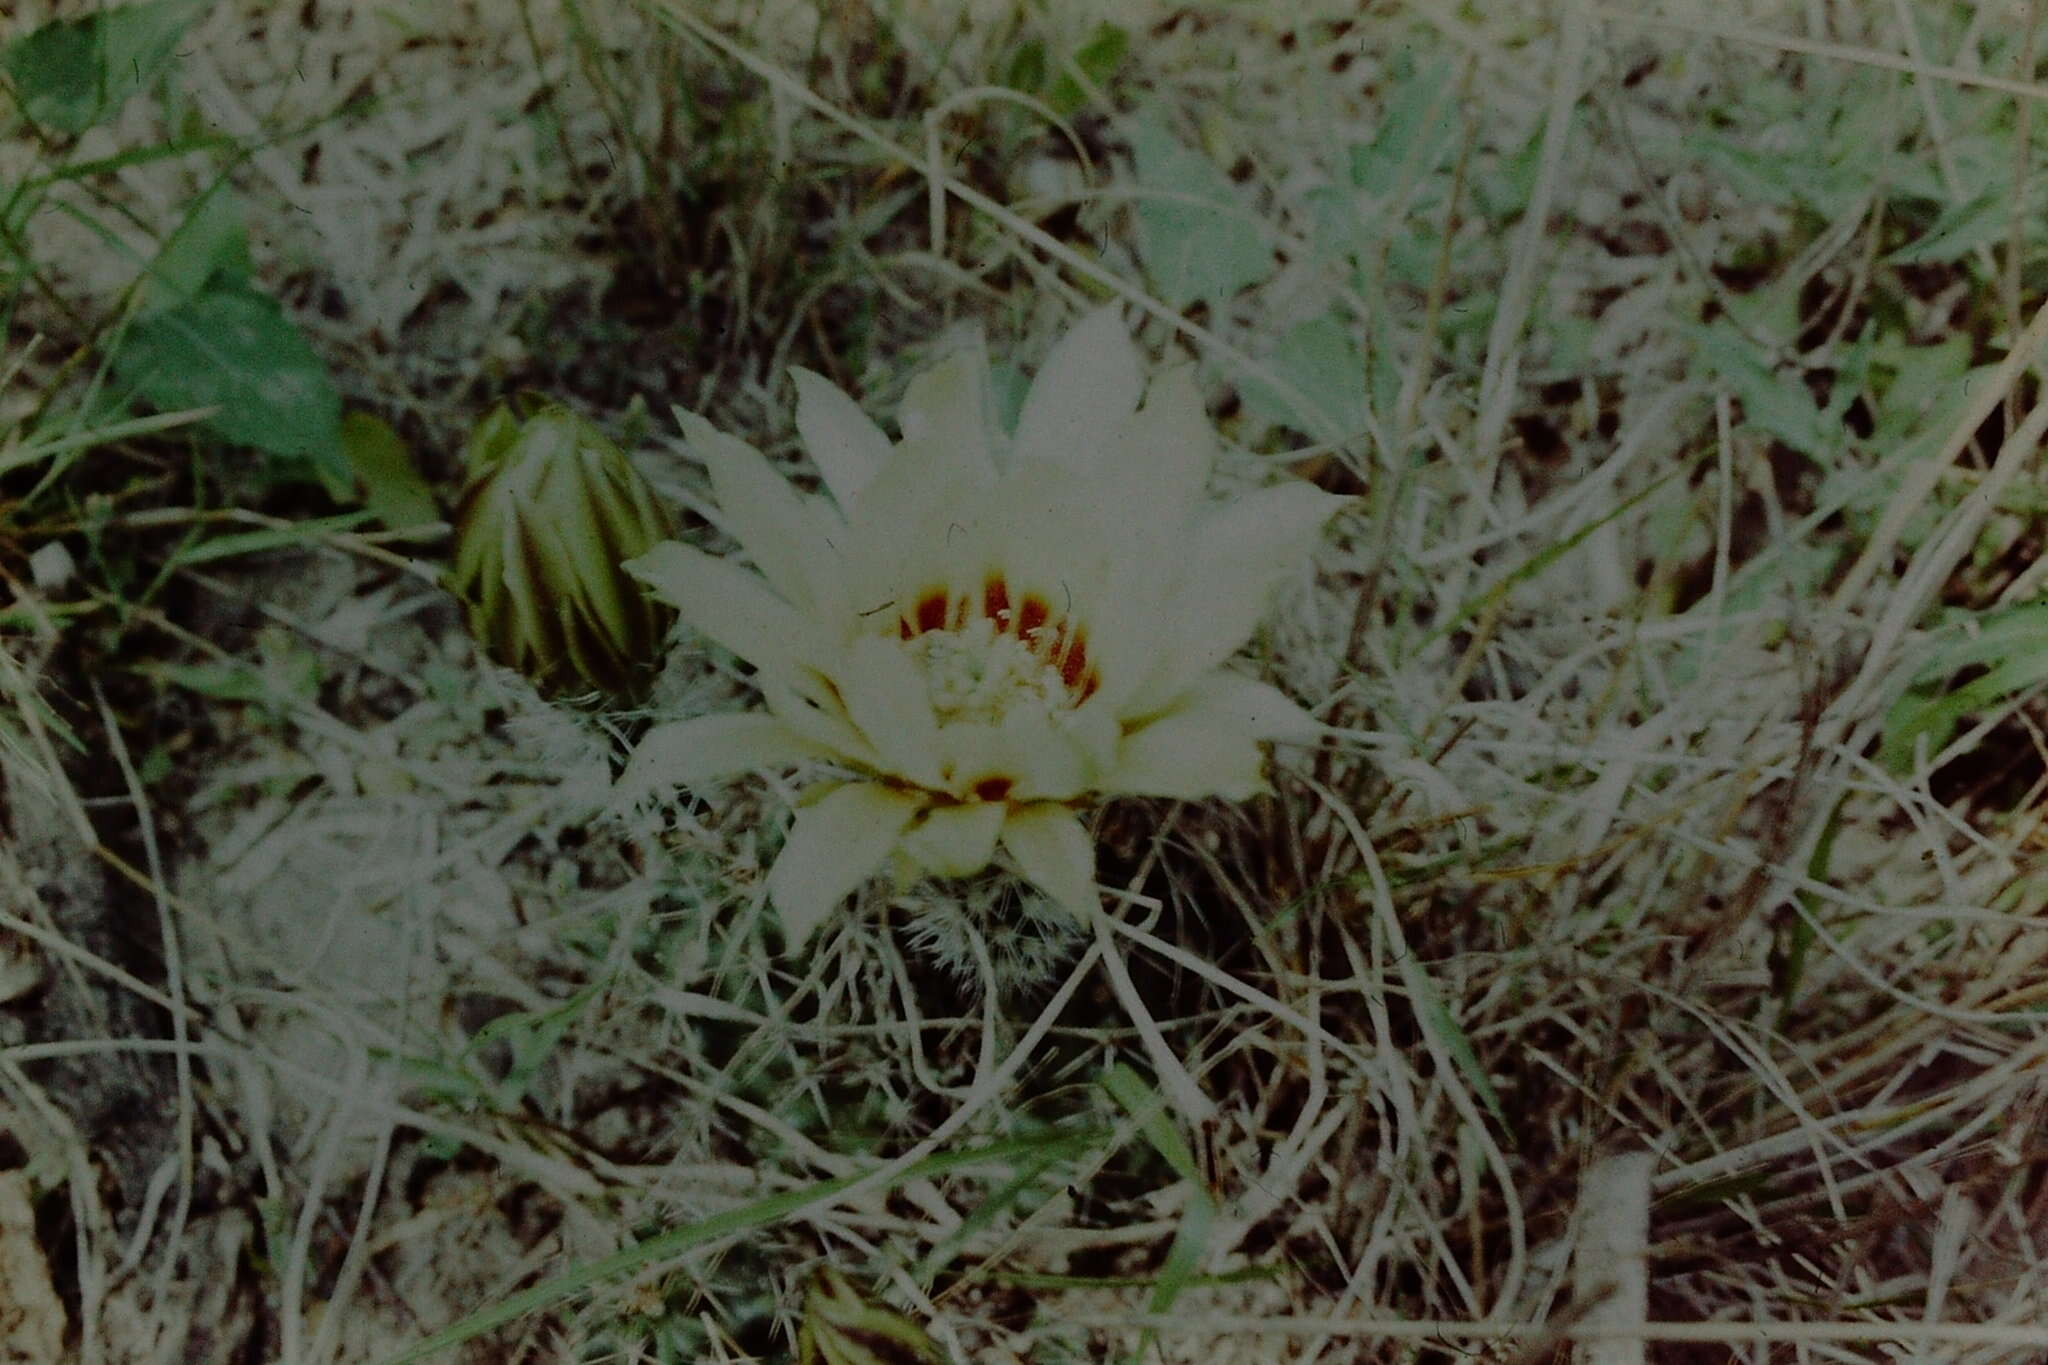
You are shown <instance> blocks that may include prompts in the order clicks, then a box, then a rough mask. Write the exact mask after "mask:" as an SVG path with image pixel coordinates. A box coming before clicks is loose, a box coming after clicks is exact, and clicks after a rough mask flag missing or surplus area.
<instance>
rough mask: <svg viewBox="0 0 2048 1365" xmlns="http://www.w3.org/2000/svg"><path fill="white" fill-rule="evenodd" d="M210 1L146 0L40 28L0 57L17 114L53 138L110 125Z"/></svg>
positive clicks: (20, 39) (15, 41)
mask: <svg viewBox="0 0 2048 1365" xmlns="http://www.w3.org/2000/svg"><path fill="white" fill-rule="evenodd" d="M212 4H213V0H152V3H149V4H141V5H123V6H121V7H120V8H118V9H108V10H101V11H100V12H99V13H97V14H92V15H88V16H87V17H85V18H83V19H72V20H68V21H64V22H61V23H49V24H44V25H43V26H42V27H40V28H38V29H35V30H33V31H31V32H30V33H28V34H26V35H25V36H23V37H21V38H17V39H15V40H14V41H13V42H11V43H9V44H8V45H7V47H6V48H5V49H4V50H0V71H4V72H6V74H7V77H8V80H9V81H10V82H12V83H13V86H14V95H15V98H16V99H17V100H19V101H20V103H21V108H22V112H23V113H25V114H27V115H28V117H29V118H30V119H31V120H32V121H33V122H36V123H39V124H41V125H42V126H44V127H46V128H52V129H55V130H56V131H58V132H60V133H73V134H76V133H82V132H84V131H85V130H86V129H88V128H90V127H92V126H93V125H94V124H97V123H100V122H102V121H104V120H106V119H108V118H111V117H112V116H113V115H114V114H115V113H116V112H118V111H119V109H120V108H121V106H122V105H124V104H126V103H127V102H128V100H129V99H130V97H132V96H133V95H135V94H136V92H138V91H140V90H141V89H143V88H144V87H145V86H147V85H148V84H149V82H150V81H151V80H152V79H154V78H155V76H156V74H157V71H158V70H159V69H160V68H161V67H162V66H163V64H164V62H165V61H166V60H168V59H169V57H170V55H171V52H172V50H173V49H174V48H176V47H177V45H178V39H179V38H180V37H182V36H183V35H184V32H185V30H186V29H187V28H188V27H190V26H191V23H192V21H193V20H194V19H196V18H198V17H199V16H200V15H201V14H202V13H204V12H205V11H206V10H207V9H209V8H210V7H211V6H212Z"/></svg>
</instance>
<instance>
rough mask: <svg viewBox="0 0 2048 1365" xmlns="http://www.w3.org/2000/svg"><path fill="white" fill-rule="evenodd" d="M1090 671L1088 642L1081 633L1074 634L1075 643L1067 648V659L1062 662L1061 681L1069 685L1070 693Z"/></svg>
mask: <svg viewBox="0 0 2048 1365" xmlns="http://www.w3.org/2000/svg"><path fill="white" fill-rule="evenodd" d="M1087 671H1088V641H1087V639H1086V637H1084V636H1083V635H1082V634H1081V632H1080V631H1078V630H1077V631H1075V632H1074V642H1073V643H1072V644H1071V645H1069V646H1067V653H1066V657H1065V658H1063V659H1061V660H1060V681H1061V682H1063V683H1065V684H1066V685H1067V690H1068V691H1069V692H1071V691H1073V690H1074V685H1075V684H1076V683H1078V682H1080V681H1081V676H1082V674H1084V673H1086V672H1087Z"/></svg>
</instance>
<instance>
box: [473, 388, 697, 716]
mask: <svg viewBox="0 0 2048 1365" xmlns="http://www.w3.org/2000/svg"><path fill="white" fill-rule="evenodd" d="M463 465H464V468H465V470H466V471H467V474H468V481H467V482H466V483H465V484H464V485H463V489H462V496H461V498H460V499H459V500H458V501H457V503H456V506H455V516H454V524H455V555H454V564H453V565H452V567H451V568H450V569H449V572H448V575H447V578H446V579H445V583H446V586H447V588H448V590H449V591H450V592H452V593H453V594H455V596H456V597H458V598H459V599H461V601H462V604H463V607H464V609H465V614H466V615H467V617H468V622H469V630H470V634H471V635H473V636H475V637H476V641H477V643H478V644H479V645H480V646H481V647H482V648H483V650H484V652H485V653H486V654H488V655H489V656H490V657H491V658H492V659H494V660H495V661H497V662H498V663H500V664H503V665H505V666H506V667H507V668H512V669H516V670H517V671H518V672H520V673H521V674H523V675H525V677H526V678H527V680H528V681H530V682H531V683H533V685H534V687H535V688H536V689H538V690H539V692H540V693H541V695H542V696H545V697H551V698H554V697H577V696H585V695H588V694H590V693H593V692H594V693H602V694H604V695H606V696H608V697H610V698H612V699H614V700H618V701H628V702H630V701H632V700H634V699H636V698H638V697H639V696H641V695H642V694H643V692H644V691H645V688H646V685H647V683H648V682H649V681H650V680H651V678H652V675H653V670H654V665H655V664H656V663H657V662H658V660H659V657H660V652H661V645H662V641H663V640H664V639H665V638H666V637H667V635H668V630H669V627H670V626H671V625H672V624H673V623H674V621H675V612H674V611H673V610H672V609H671V608H669V607H667V606H664V605H662V604H661V603H659V602H657V601H655V600H654V598H652V597H651V596H649V595H648V593H647V591H646V590H645V589H644V588H643V587H641V585H640V584H639V583H638V582H637V581H636V580H634V579H633V578H632V577H630V576H629V575H628V574H627V573H626V572H625V571H624V570H623V569H621V568H620V567H619V566H620V564H621V563H623V562H624V561H626V560H628V559H633V558H636V557H638V556H640V555H643V554H645V553H646V552H647V551H648V550H649V549H650V548H652V547H653V546H654V545H655V544H656V543H657V542H659V541H662V540H665V539H667V538H669V537H670V536H672V535H673V534H674V533H675V532H674V528H673V524H672V521H671V518H670V517H669V515H668V513H667V511H666V510H665V509H664V508H663V507H662V505H661V503H660V502H659V501H658V500H657V499H656V498H655V495H654V490H653V489H652V488H650V487H649V486H648V484H647V481H646V479H644V478H643V477H641V475H640V472H639V471H638V470H636V469H634V468H633V465H632V462H631V461H629V460H628V459H627V458H626V455H625V452H624V451H622V450H620V449H619V448H618V447H617V446H616V445H614V444H612V442H611V441H609V440H608V439H606V437H605V435H604V433H602V432H600V431H599V430H598V429H597V428H596V427H594V426H592V425H591V424H590V423H588V422H586V421H584V420H583V419H582V418H580V417H578V416H577V415H576V414H575V413H573V412H571V411H569V410H568V409H567V408H565V407H561V406H559V405H555V404H548V405H544V406H540V407H538V408H537V410H535V411H533V412H532V414H531V415H530V416H529V417H527V419H526V420H525V421H523V422H522V421H520V420H519V418H518V417H517V416H515V415H514V413H513V411H512V409H511V408H510V407H508V406H504V405H501V406H499V407H498V408H497V409H496V410H495V411H493V412H492V413H491V414H490V415H489V416H487V417H485V418H484V419H483V421H482V422H480V423H478V424H477V427H476V430H475V431H474V432H473V433H472V434H471V436H470V439H469V444H468V446H467V448H466V449H465V450H464V451H463Z"/></svg>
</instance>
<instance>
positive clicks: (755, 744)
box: [612, 711, 831, 801]
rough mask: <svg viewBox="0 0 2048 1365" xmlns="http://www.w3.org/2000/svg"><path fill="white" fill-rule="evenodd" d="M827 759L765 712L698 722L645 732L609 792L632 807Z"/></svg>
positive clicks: (700, 718) (825, 753)
mask: <svg viewBox="0 0 2048 1365" xmlns="http://www.w3.org/2000/svg"><path fill="white" fill-rule="evenodd" d="M830 756H831V754H830V752H829V751H828V750H825V749H823V748H821V747H819V746H818V745H816V744H813V743H811V742H810V741H809V740H807V739H805V738H804V737H803V736H801V735H799V734H797V733H796V732H795V731H794V730H791V729H790V728H789V727H788V726H787V725H784V724H783V723H782V722H781V721H780V720H778V719H776V718H775V717H774V716H772V715H769V714H767V713H766V712H762V711H730V712H726V713H724V714H720V715H712V716H697V717H694V718H693V719H690V720H679V721H674V722H671V723H670V724H667V725H657V726H655V727H654V728H653V729H651V730H649V731H648V732H647V734H646V735H645V736H644V737H643V738H642V739H641V741H640V743H639V745H638V746H637V747H636V748H635V749H634V750H633V757H632V758H631V759H629V760H627V763H626V770H625V772H623V773H621V774H619V780H618V781H617V782H616V783H614V784H613V788H612V790H613V791H614V792H615V793H617V794H618V795H619V796H620V797H622V798H623V799H625V800H629V801H631V800H637V799H639V798H640V797H643V796H647V795H651V794H652V793H654V792H656V791H660V790H662V789H663V788H666V787H688V786H694V785H695V784H697V783H699V782H708V781H710V780H712V779H714V778H719V777H725V776H728V775H730V774H732V773H740V772H748V771H751V770H753V769H756V768H787V767H789V766H791V765H792V764H796V763H801V762H803V761H804V760H805V759H810V758H828V757H830Z"/></svg>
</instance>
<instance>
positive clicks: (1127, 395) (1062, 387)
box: [1016, 304, 1144, 463]
mask: <svg viewBox="0 0 2048 1365" xmlns="http://www.w3.org/2000/svg"><path fill="white" fill-rule="evenodd" d="M1143 388H1144V376H1143V373H1142V372H1141V369H1140V366H1139V363H1138V351H1137V348H1136V347H1134V346H1132V345H1131V338H1130V334H1129V333H1128V332H1126V331H1125V330H1124V324H1123V318H1122V315H1121V311H1120V310H1119V309H1118V307H1117V305H1115V304H1110V305H1108V306H1106V307H1103V308H1098V309H1096V310H1095V311H1094V312H1092V313H1090V314H1089V315H1088V316H1087V317H1085V318H1083V319H1082V320H1081V321H1080V323H1079V324H1078V325H1076V326H1075V328H1074V330H1072V331H1071V332H1068V333H1067V334H1066V336H1064V337H1062V338H1061V339H1060V342H1059V344H1058V345H1056V346H1054V347H1053V348H1052V353H1051V354H1050V355H1048V356H1046V358H1045V364H1044V365H1042V366H1041V367H1040V368H1039V371H1038V378H1037V380H1036V381H1035V382H1034V383H1033V384H1032V385H1031V392H1030V393H1029V394H1027V395H1026V396H1025V398H1024V409H1023V411H1022V412H1020V413H1019V414H1018V416H1017V442H1016V452H1017V459H1018V461H1019V462H1020V463H1021V462H1023V461H1026V460H1061V461H1086V460H1087V459H1088V458H1089V457H1090V456H1091V455H1092V454H1094V453H1095V452H1096V451H1098V450H1099V449H1100V448H1101V447H1102V446H1103V444H1104V443H1105V442H1107V441H1108V439H1109V437H1110V434H1111V433H1112V432H1113V431H1114V430H1115V429H1116V426H1117V424H1118V423H1120V422H1122V421H1123V420H1124V418H1126V417H1128V416H1130V415H1131V411H1132V409H1134V408H1136V407H1137V406H1138V395H1139V393H1140V391H1141V390H1142V389H1143Z"/></svg>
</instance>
